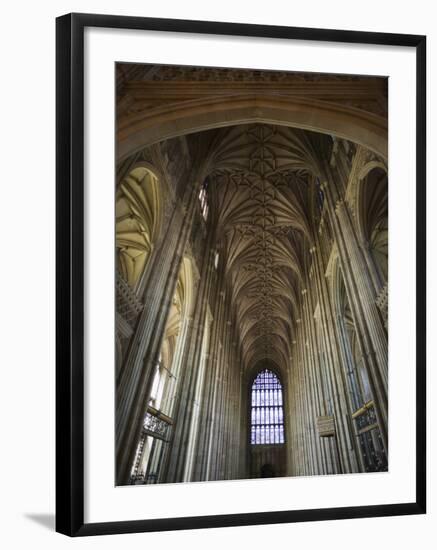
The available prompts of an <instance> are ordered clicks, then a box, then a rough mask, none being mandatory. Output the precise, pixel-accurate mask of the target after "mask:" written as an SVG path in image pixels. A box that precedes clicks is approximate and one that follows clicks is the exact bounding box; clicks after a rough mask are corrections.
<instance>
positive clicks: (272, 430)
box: [250, 369, 284, 445]
mask: <svg viewBox="0 0 437 550" xmlns="http://www.w3.org/2000/svg"><path fill="white" fill-rule="evenodd" d="M251 398H252V402H251V403H252V410H251V439H250V442H251V444H252V445H277V444H281V443H284V409H283V399H282V385H281V382H280V381H279V378H278V377H277V376H276V374H274V373H273V372H272V371H271V370H268V369H265V370H263V371H261V372H260V373H258V375H257V377H256V378H255V380H254V382H253V384H252V396H251Z"/></svg>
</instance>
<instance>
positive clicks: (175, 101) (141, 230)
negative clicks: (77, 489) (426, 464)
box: [115, 64, 388, 485]
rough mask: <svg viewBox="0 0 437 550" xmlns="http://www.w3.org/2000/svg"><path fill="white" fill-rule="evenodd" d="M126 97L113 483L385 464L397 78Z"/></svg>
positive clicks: (141, 83)
mask: <svg viewBox="0 0 437 550" xmlns="http://www.w3.org/2000/svg"><path fill="white" fill-rule="evenodd" d="M116 86H117V90H116V92H117V94H116V95H117V104H116V111H117V113H116V120H117V130H116V149H117V158H118V163H117V181H116V189H115V193H116V196H115V210H116V211H115V216H116V219H115V241H116V243H115V244H116V252H115V253H116V262H115V263H116V270H117V272H116V305H115V310H116V313H115V314H116V350H115V363H116V373H115V376H116V380H115V384H116V403H115V406H116V426H115V430H116V438H115V440H116V483H117V485H129V484H132V485H133V484H135V485H142V484H153V483H175V482H192V481H214V480H231V479H247V478H260V477H281V476H312V475H329V474H349V473H366V472H380V471H387V469H388V453H387V449H388V413H387V411H388V338H387V334H388V175H387V149H388V147H387V125H388V121H387V80H386V79H385V78H380V77H372V76H346V75H330V74H314V73H289V72H276V71H262V70H248V69H224V68H203V67H181V66H162V65H143V64H141V65H140V64H117V65H116Z"/></svg>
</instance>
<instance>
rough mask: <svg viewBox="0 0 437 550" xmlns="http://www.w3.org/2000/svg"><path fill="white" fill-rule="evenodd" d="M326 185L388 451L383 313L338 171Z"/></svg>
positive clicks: (328, 173)
mask: <svg viewBox="0 0 437 550" xmlns="http://www.w3.org/2000/svg"><path fill="white" fill-rule="evenodd" d="M325 174H326V180H325V182H324V185H323V188H324V191H325V198H326V202H327V209H328V214H329V217H330V221H331V225H332V229H333V234H334V239H335V243H336V245H337V248H338V252H339V258H340V265H341V268H342V272H343V276H344V283H345V287H346V293H347V295H348V299H349V303H350V306H351V310H352V315H353V318H354V323H355V326H356V328H357V338H358V342H359V345H360V348H361V351H362V354H363V360H364V364H365V366H366V368H367V371H368V374H369V382H370V385H371V389H372V394H373V397H374V404H375V411H376V414H377V417H378V421H379V427H380V431H381V436H382V439H383V442H384V445H385V447H386V450H387V423H388V418H387V415H388V411H387V409H388V405H387V371H388V348H387V334H386V332H385V329H384V326H383V323H382V319H381V316H380V313H379V311H378V308H377V305H376V303H375V295H374V288H373V283H372V280H371V278H370V276H369V273H368V270H367V265H366V262H365V259H364V258H363V254H362V250H361V247H360V246H359V243H358V239H357V235H356V232H355V230H354V225H353V223H352V220H351V214H350V212H349V209H348V206H347V204H346V203H345V201H344V199H343V197H341V196H339V194H338V192H337V186H336V183H335V178H336V173H335V169H333V168H332V167H330V166H329V167H328V166H326V167H325Z"/></svg>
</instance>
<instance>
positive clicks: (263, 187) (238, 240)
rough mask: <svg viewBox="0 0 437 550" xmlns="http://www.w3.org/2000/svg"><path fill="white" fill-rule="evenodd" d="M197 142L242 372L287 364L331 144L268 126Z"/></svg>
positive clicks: (226, 132) (206, 135)
mask: <svg viewBox="0 0 437 550" xmlns="http://www.w3.org/2000/svg"><path fill="white" fill-rule="evenodd" d="M199 135H200V136H201V141H200V142H198V144H199V143H201V147H203V149H204V151H205V161H204V162H205V168H204V173H205V174H207V176H206V180H205V181H206V189H207V192H208V198H209V201H210V210H211V216H212V218H213V220H212V223H214V224H215V226H216V240H217V247H218V248H219V249H220V255H221V257H222V259H223V261H224V262H225V269H226V279H227V285H228V289H229V291H230V292H231V296H232V304H233V307H234V308H235V318H236V322H237V325H238V329H239V334H240V343H241V348H242V351H243V357H244V363H245V366H246V367H247V368H249V367H251V366H253V365H254V364H256V363H259V362H260V361H269V362H273V363H276V364H277V365H279V366H283V365H287V364H289V356H290V355H291V352H290V345H291V342H292V340H293V331H294V323H295V321H296V317H297V308H298V301H299V295H300V292H301V290H302V288H303V286H302V285H303V281H304V280H306V274H305V269H306V265H307V263H308V262H307V255H308V251H309V248H310V246H311V245H310V243H311V242H312V231H313V229H312V227H313V220H314V216H317V215H318V212H319V207H320V206H321V204H320V200H321V192H320V190H319V187H318V179H317V177H318V174H319V164H318V162H320V159H323V158H324V157H325V153H326V151H327V150H328V148H329V147H330V143H331V140H330V138H328V137H326V136H321V135H319V134H315V133H311V132H306V131H303V130H298V129H293V128H287V127H284V126H272V125H266V124H251V125H240V126H233V127H228V128H224V129H220V130H215V131H211V132H204V133H203V134H199ZM193 141H194V140H193ZM192 143H193V142H192Z"/></svg>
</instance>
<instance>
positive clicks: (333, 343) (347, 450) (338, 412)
mask: <svg viewBox="0 0 437 550" xmlns="http://www.w3.org/2000/svg"><path fill="white" fill-rule="evenodd" d="M316 243H317V244H316V246H315V247H313V248H311V250H310V253H311V255H312V257H313V269H314V280H315V284H316V287H317V289H318V292H317V294H318V298H319V308H320V324H321V332H322V337H323V348H324V350H325V354H324V356H325V359H326V363H327V365H326V372H325V375H326V379H327V383H328V388H329V392H330V397H331V400H332V414H333V415H334V417H335V424H336V435H335V438H336V444H337V445H338V451H339V455H340V456H339V458H340V461H341V472H343V473H351V472H357V471H358V470H359V468H358V463H357V459H356V445H355V440H354V439H353V437H352V434H351V433H350V429H349V426H350V422H351V414H352V412H353V411H352V409H351V408H350V406H349V400H348V393H347V385H346V381H345V375H344V369H343V367H342V359H341V352H340V346H339V340H338V336H337V332H336V326H335V316H334V313H333V305H332V302H331V299H330V295H329V290H328V285H327V281H326V277H325V268H324V264H323V259H322V253H321V242H320V238H319V236H318V235H316Z"/></svg>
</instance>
